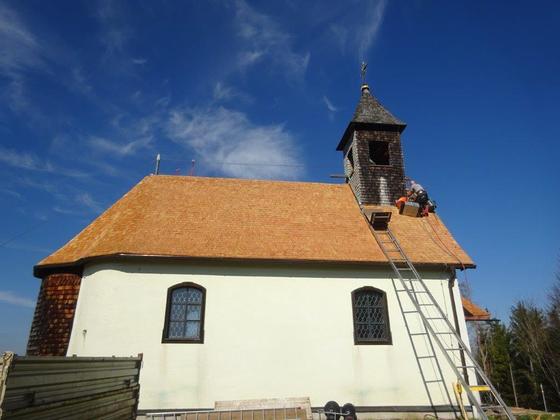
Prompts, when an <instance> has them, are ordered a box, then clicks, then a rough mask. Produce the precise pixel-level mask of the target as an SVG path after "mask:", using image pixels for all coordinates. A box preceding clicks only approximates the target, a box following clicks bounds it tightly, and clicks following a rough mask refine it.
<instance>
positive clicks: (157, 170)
mask: <svg viewBox="0 0 560 420" xmlns="http://www.w3.org/2000/svg"><path fill="white" fill-rule="evenodd" d="M160 161H161V155H160V154H159V153H158V154H157V156H156V175H159V162H160Z"/></svg>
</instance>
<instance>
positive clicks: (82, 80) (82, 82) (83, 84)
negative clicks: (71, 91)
mask: <svg viewBox="0 0 560 420" xmlns="http://www.w3.org/2000/svg"><path fill="white" fill-rule="evenodd" d="M72 82H73V83H72V86H73V87H74V88H75V89H77V90H78V91H79V92H81V93H83V94H85V95H87V94H89V93H91V92H92V90H93V87H92V86H91V84H90V83H89V81H88V79H87V78H86V76H85V75H84V72H83V70H82V69H81V68H80V67H74V68H73V69H72Z"/></svg>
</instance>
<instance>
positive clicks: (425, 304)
mask: <svg viewBox="0 0 560 420" xmlns="http://www.w3.org/2000/svg"><path fill="white" fill-rule="evenodd" d="M418 306H435V305H434V304H433V303H419V304H418Z"/></svg>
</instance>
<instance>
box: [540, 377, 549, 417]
mask: <svg viewBox="0 0 560 420" xmlns="http://www.w3.org/2000/svg"><path fill="white" fill-rule="evenodd" d="M540 385H541V394H542V400H543V403H544V411H545V412H547V413H548V408H547V406H546V398H545V397H544V389H543V387H542V384H540Z"/></svg>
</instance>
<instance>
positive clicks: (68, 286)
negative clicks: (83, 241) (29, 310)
mask: <svg viewBox="0 0 560 420" xmlns="http://www.w3.org/2000/svg"><path fill="white" fill-rule="evenodd" d="M80 283H81V277H80V276H79V275H76V274H51V275H49V276H47V277H45V278H44V279H43V280H42V282H41V290H40V291H39V297H38V298H37V305H36V306H35V314H34V316H33V323H32V324H31V332H30V333H29V341H28V342H27V354H28V355H30V356H65V355H66V350H67V349H68V342H69V341H70V333H71V332H72V323H73V322H74V312H75V310H76V303H77V301H78V294H79V292H80Z"/></svg>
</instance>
